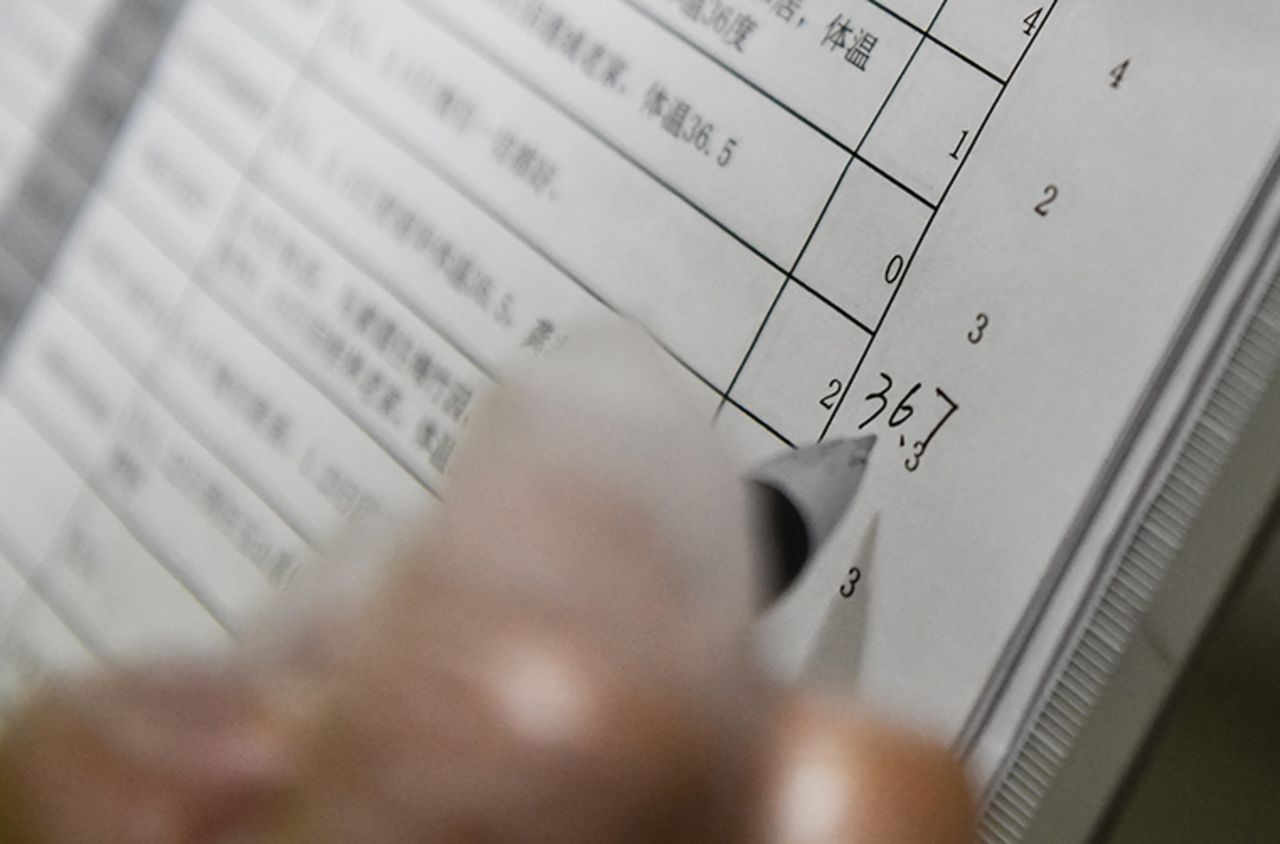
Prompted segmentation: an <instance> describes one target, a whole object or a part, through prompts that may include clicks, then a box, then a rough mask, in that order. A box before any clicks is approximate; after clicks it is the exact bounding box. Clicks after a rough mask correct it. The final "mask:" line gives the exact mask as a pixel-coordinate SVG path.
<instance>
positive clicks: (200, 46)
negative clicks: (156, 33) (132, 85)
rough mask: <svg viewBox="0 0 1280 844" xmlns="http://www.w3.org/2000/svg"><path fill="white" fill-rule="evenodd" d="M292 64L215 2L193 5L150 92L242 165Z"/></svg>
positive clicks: (289, 80) (285, 87) (288, 81)
mask: <svg viewBox="0 0 1280 844" xmlns="http://www.w3.org/2000/svg"><path fill="white" fill-rule="evenodd" d="M294 78H295V71H294V67H293V65H292V64H291V63H290V62H289V61H287V60H286V59H283V58H281V57H279V56H277V55H276V54H274V53H273V52H272V51H271V50H270V49H268V48H267V47H265V46H263V45H262V44H261V43H260V42H259V41H258V40H256V39H255V38H252V37H250V36H249V34H248V33H246V32H245V30H244V29H242V28H241V27H240V26H239V25H237V24H236V23H234V22H233V21H232V20H230V19H229V18H228V17H227V16H226V14H224V13H223V12H220V11H218V9H217V7H215V6H213V5H210V4H208V3H201V4H196V5H193V6H192V7H191V10H190V12H188V14H186V15H184V16H183V18H182V20H181V22H180V23H179V24H178V27H177V29H176V30H175V31H174V34H173V39H172V44H171V46H170V47H169V48H168V51H167V53H166V56H165V60H164V61H163V62H161V63H160V65H159V66H158V67H157V69H156V72H155V75H154V76H153V78H152V82H151V85H150V87H149V89H148V90H149V92H150V93H151V95H152V96H154V97H155V98H156V99H158V100H160V101H161V102H163V103H164V104H165V105H166V106H167V107H168V108H169V109H170V110H171V111H173V112H174V113H176V114H180V115H181V116H182V117H183V119H184V121H186V122H187V123H188V124H189V125H191V126H194V127H199V129H200V131H201V134H204V135H206V136H211V137H213V138H216V139H217V141H218V144H217V145H218V147H219V149H225V150H226V151H227V152H229V153H230V155H231V157H232V159H233V161H234V162H235V163H236V164H238V165H242V164H244V163H246V162H247V161H248V160H249V159H250V157H251V156H252V154H253V152H254V150H256V149H257V148H258V144H259V142H260V140H261V139H262V137H263V135H264V133H265V132H266V131H267V129H268V125H269V122H270V120H271V118H272V116H273V115H274V114H275V113H276V111H277V109H278V108H279V107H280V104H281V103H282V102H283V101H284V99H285V97H286V95H287V93H288V91H289V88H290V86H291V85H292V84H293V80H294Z"/></svg>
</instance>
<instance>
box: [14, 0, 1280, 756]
mask: <svg viewBox="0 0 1280 844" xmlns="http://www.w3.org/2000/svg"><path fill="white" fill-rule="evenodd" d="M1245 5H1248V6H1249V7H1250V8H1249V11H1250V14H1249V16H1248V17H1247V18H1246V16H1245V15H1243V14H1242V13H1238V12H1236V11H1234V10H1227V9H1219V10H1215V11H1214V13H1213V15H1206V14H1205V13H1204V12H1203V11H1201V6H1202V4H1196V3H1194V2H1176V3H1168V2H1156V0H1140V2H1131V3H1126V4H1107V3H1102V2H1092V1H1091V0H1058V2H1053V0H362V2H354V0H269V2H268V1H265V0H188V2H185V3H179V2H160V0H151V2H121V3H110V2H91V0H74V1H73V0H60V2H57V3H52V2H44V1H43V0H6V2H3V3H0V9H2V10H3V15H4V18H5V20H6V21H7V20H14V21H16V22H17V23H18V25H17V26H15V27H7V28H6V30H5V31H4V32H2V33H0V40H3V41H5V42H6V47H5V49H4V50H3V51H0V55H3V57H4V58H3V62H4V65H3V67H0V267H2V268H3V283H0V301H2V302H3V308H0V315H3V317H4V318H3V320H0V344H3V345H0V349H3V352H2V353H3V355H4V357H3V366H4V369H3V381H2V382H0V466H3V467H4V471H3V476H2V477H0V613H3V614H2V615H0V694H3V696H4V698H5V699H7V700H15V699H18V698H20V697H21V695H22V694H23V693H24V692H25V691H26V690H29V689H30V688H32V687H33V686H35V685H37V684H39V683H40V682H41V679H42V678H43V677H45V676H47V675H48V673H49V672H51V671H58V670H62V669H66V668H73V667H76V666H80V665H87V664H94V663H107V664H109V663H112V662H114V661H117V660H120V659H122V658H127V657H133V656H137V655H145V654H148V653H153V652H156V651H157V650H161V649H166V648H169V647H172V646H173V645H175V644H180V645H188V644H197V645H198V644H205V643H216V642H221V641H226V640H228V639H229V638H231V637H234V636H235V634H236V631H237V629H238V628H239V627H240V626H241V625H242V624H243V623H245V621H246V620H247V619H248V618H249V616H250V614H251V613H252V612H253V611H254V610H255V609H256V608H257V607H259V606H260V605H261V604H262V602H263V600H264V598H265V597H266V596H268V595H269V594H270V593H271V591H272V590H273V589H274V588H276V587H278V586H279V585H281V584H283V583H285V582H286V581H287V580H288V578H289V576H290V574H291V573H292V572H293V571H294V570H295V568H296V567H297V566H299V565H301V564H304V563H305V562H306V560H307V559H308V558H309V556H311V555H312V554H313V553H314V551H315V549H316V548H318V547H322V546H323V544H324V543H325V542H326V540H327V539H328V538H330V537H332V536H333V535H335V534H336V533H338V532H339V531H340V530H341V529H342V527H343V525H345V524H347V523H348V522H349V521H351V520H352V519H356V518H359V517H362V516H366V515H369V514H385V515H393V516H413V515H416V514H421V513H423V512H425V511H426V510H428V509H429V508H431V507H432V506H433V505H434V504H435V503H436V502H437V501H438V500H439V499H440V496H441V495H443V494H445V480H444V479H445V476H446V474H447V471H448V468H449V464H450V459H451V457H452V455H453V452H454V449H455V446H456V444H457V443H458V441H459V438H460V437H461V436H462V435H463V432H464V430H465V427H466V421H467V419H468V414H469V412H470V410H471V408H472V405H473V403H474V402H475V400H476V398H477V397H478V396H480V395H482V394H483V393H484V392H485V390H487V389H488V388H489V387H490V386H491V385H493V384H494V383H495V382H497V381H499V380H501V378H502V377H503V374H504V372H506V371H507V370H509V368H510V367H511V366H512V365H513V364H516V363H519V362H522V361H528V360H531V359H537V358H539V357H543V356H546V355H551V354H554V353H555V351H556V349H557V348H559V347H560V346H561V345H562V344H563V343H564V342H565V339H566V337H568V336H569V335H570V334H571V332H572V331H573V329H574V327H575V326H576V325H579V324H581V323H583V322H584V321H588V320H597V321H598V320H599V319H601V318H605V317H608V316H609V315H610V314H619V315H622V316H625V317H627V318H631V319H635V320H638V321H639V322H640V323H642V324H643V325H644V326H645V327H646V328H647V329H648V330H649V331H650V332H651V333H652V334H653V335H654V336H655V337H656V338H657V339H658V340H659V341H660V342H661V344H662V345H663V346H664V347H665V348H666V349H667V350H668V351H669V353H670V355H671V356H672V358H673V359H674V360H676V361H677V362H678V363H679V364H680V367H681V370H682V371H683V372H685V373H686V374H687V377H688V380H689V382H690V384H691V385H693V386H694V388H695V389H696V390H697V391H698V394H699V395H701V396H702V397H703V399H704V402H703V408H702V409H703V412H704V413H705V416H706V419H707V421H708V423H709V424H713V425H714V426H715V427H716V429H717V430H720V431H722V432H723V433H724V435H725V437H726V439H727V440H728V441H729V442H730V443H731V444H732V445H733V447H734V448H735V449H737V450H738V452H739V453H740V454H741V456H742V459H743V461H744V465H745V464H746V463H747V462H748V461H753V460H756V459H759V458H762V457H764V456H766V455H769V454H772V453H775V452H777V451H778V450H781V449H785V448H788V447H791V446H796V445H801V444H805V443H810V442H814V441H817V440H819V439H822V438H824V437H830V436H848V435H854V434H858V433H875V434H877V435H879V437H880V444H879V446H878V450H877V453H876V454H875V455H873V459H872V463H871V467H870V473H869V475H868V477H867V481H866V485H865V488H864V492H863V493H862V495H861V497H860V499H859V501H858V503H857V505H856V508H855V512H854V513H853V514H852V516H851V518H850V519H849V520H848V524H847V525H846V526H845V529H844V530H843V531H842V532H841V533H840V534H839V535H838V536H837V537H836V540H835V541H834V542H833V543H831V545H830V546H829V547H828V548H827V549H826V550H825V551H824V552H823V554H822V555H821V557H820V558H819V559H818V560H817V561H815V563H814V564H813V565H812V567H811V569H810V571H809V572H807V574H806V575H805V577H804V578H803V579H802V580H801V582H800V583H798V584H797V586H796V587H795V588H794V589H793V590H792V591H791V592H790V593H788V595H786V596H785V597H784V598H783V599H782V601H781V602H780V603H779V605H778V606H776V607H774V608H773V609H772V610H771V611H770V613H769V614H768V616H767V617H766V619H765V620H764V622H763V627H764V631H765V632H766V634H767V636H766V638H767V639H768V641H769V642H770V643H771V645H770V649H771V652H772V656H773V658H774V659H775V660H776V661H777V663H778V665H779V666H780V667H781V669H782V670H784V671H786V672H787V673H788V674H790V675H793V676H798V677H807V678H810V679H812V680H813V681H815V682H820V683H822V684H824V685H827V686H833V687H835V688H838V689H841V690H845V691H848V692H849V693H850V694H856V695H858V696H859V697H860V698H861V699H863V700H865V701H866V702H868V704H870V705H873V706H879V707H884V708H887V709H888V710H890V711H892V712H894V713H896V714H898V715H899V716H901V717H903V718H906V719H909V720H911V721H913V722H916V723H919V724H922V725H925V726H928V727H930V728H931V729H934V730H936V731H938V732H940V733H941V734H943V735H944V736H949V737H952V738H953V739H954V740H955V741H956V742H957V744H958V746H960V747H962V748H963V749H964V750H965V751H966V752H976V749H977V748H979V746H980V744H981V743H982V742H983V741H986V740H987V737H986V731H987V730H988V728H989V727H991V726H992V725H993V724H995V721H993V719H992V718H991V717H990V716H991V713H992V712H993V711H994V709H995V705H996V703H997V702H999V700H1000V699H1001V696H1002V695H1009V694H1014V695H1016V694H1019V693H1020V692H1019V691H1018V684H1017V683H1010V682H1008V678H1010V677H1012V676H1013V673H1014V669H1015V668H1017V667H1018V665H1019V660H1020V659H1021V660H1025V659H1027V658H1028V657H1027V656H1026V655H1027V654H1028V653H1031V654H1033V655H1034V649H1032V650H1030V651H1028V649H1027V648H1026V647H1023V645H1025V643H1026V642H1027V641H1028V640H1029V637H1030V633H1031V631H1032V630H1033V629H1034V628H1035V627H1036V625H1037V624H1038V623H1040V622H1041V620H1042V618H1041V616H1042V615H1043V614H1042V613H1041V612H1040V610H1039V609H1037V608H1038V607H1042V606H1044V604H1043V602H1041V603H1037V596H1044V595H1045V594H1048V593H1051V592H1053V591H1054V590H1055V589H1058V588H1063V589H1066V588H1070V586H1071V582H1072V575H1073V572H1075V571H1076V569H1077V568H1079V567H1080V566H1086V567H1087V565H1088V563H1087V559H1088V557H1089V545H1088V542H1087V541H1085V539H1086V538H1087V537H1091V536H1093V535H1094V534H1095V533H1097V535H1098V536H1105V535H1106V534H1107V530H1108V529H1109V528H1108V525H1109V524H1111V523H1110V522H1108V507H1107V506H1104V504H1105V502H1106V501H1108V500H1110V499H1109V498H1108V496H1119V495H1123V494H1124V493H1125V490H1126V489H1127V487H1125V483H1126V479H1125V478H1126V476H1125V474H1124V472H1122V471H1119V469H1117V467H1116V449H1117V443H1119V442H1121V441H1122V434H1123V432H1125V431H1126V430H1131V429H1134V425H1135V421H1136V422H1139V423H1142V424H1141V425H1138V428H1140V429H1141V430H1142V431H1144V432H1145V431H1146V430H1147V428H1150V427H1152V426H1155V427H1159V424H1161V420H1159V419H1158V418H1156V415H1153V413H1152V411H1151V410H1150V408H1149V407H1148V406H1147V404H1146V403H1145V402H1146V401H1147V399H1146V398H1144V393H1145V391H1146V387H1147V386H1148V384H1149V383H1150V382H1151V379H1152V377H1153V373H1155V372H1156V370H1157V368H1158V367H1159V365H1160V364H1161V362H1162V361H1164V360H1166V358H1167V356H1168V354H1169V350H1170V348H1171V347H1177V346H1178V344H1179V343H1180V342H1181V341H1180V340H1179V338H1181V337H1183V333H1185V331H1184V329H1185V325H1184V323H1185V319H1186V316H1187V314H1188V313H1189V312H1190V311H1191V309H1192V307H1193V305H1194V304H1195V303H1196V302H1197V301H1201V300H1202V299H1203V298H1204V292H1205V290H1206V286H1207V284H1208V282H1207V281H1206V279H1208V278H1209V277H1210V270H1211V268H1212V267H1213V266H1214V263H1215V261H1216V260H1217V259H1218V257H1219V255H1220V251H1221V249H1222V245H1223V244H1224V243H1225V242H1227V240H1228V235H1229V234H1230V232H1231V231H1232V230H1233V228H1234V226H1235V224H1236V221H1237V219H1238V218H1239V216H1240V215H1241V213H1242V212H1243V211H1244V209H1245V207H1246V206H1247V204H1248V202H1249V200H1250V197H1251V196H1252V195H1253V194H1254V191H1255V189H1256V187H1257V184H1258V181H1259V179H1260V178H1261V177H1262V175H1263V173H1264V172H1265V171H1266V168H1267V164H1268V162H1269V160H1270V157H1271V154H1272V150H1273V147H1274V145H1275V143H1276V140H1277V138H1278V137H1280V116H1277V115H1275V114H1274V109H1272V108H1270V107H1269V102H1270V101H1269V99H1268V97H1267V92H1266V91H1262V90H1256V89H1253V88H1251V87H1250V86H1249V85H1245V84H1242V82H1241V80H1242V79H1245V78H1256V77H1257V73H1258V71H1257V69H1258V68H1267V69H1269V70H1270V71H1276V72H1280V67H1277V64H1280V58H1278V57H1277V56H1276V55H1274V50H1273V49H1272V44H1273V43H1274V36H1275V34H1276V33H1280V9H1271V8H1261V6H1262V5H1263V4H1245ZM1206 18H1207V19H1206ZM1223 45H1230V50H1214V48H1216V47H1221V46H1223ZM1205 49H1208V50H1214V57H1213V60H1212V61H1199V60H1197V59H1196V58H1195V56H1196V55H1197V54H1198V53H1199V52H1200V51H1201V50H1205ZM37 83H39V84H37ZM1208 150H1212V151H1213V152H1214V155H1213V157H1212V160H1206V159H1205V155H1204V153H1205V151H1208ZM1237 294H1238V291H1236V292H1233V291H1230V290H1227V291H1224V292H1223V294H1222V295H1223V296H1226V297H1228V298H1229V297H1230V296H1232V295H1237ZM1214 301H1217V300H1216V299H1215V300H1214ZM1210 311H1211V312H1212V308H1211V309H1210ZM1214 313H1216V312H1214ZM1180 332H1183V333H1180ZM1183 345H1187V346H1188V348H1190V349H1191V350H1192V351H1194V350H1195V349H1196V348H1198V347H1196V345H1195V343H1187V344H1183ZM1200 354H1202V355H1203V354H1204V351H1203V350H1201V352H1200ZM1144 420H1145V421H1144ZM1144 426H1146V427H1144ZM1148 439H1150V437H1148V436H1146V435H1145V434H1144V435H1143V436H1140V437H1137V438H1136V439H1134V440H1133V441H1131V442H1129V443H1128V447H1127V449H1126V455H1128V457H1127V458H1126V459H1133V460H1141V459H1142V458H1143V455H1144V454H1145V453H1146V452H1145V451H1144V445H1143V444H1144V443H1145V442H1146V441H1147V440H1148ZM1081 560H1084V562H1080V561H1081ZM1046 590H1048V592H1046ZM997 726H998V725H997ZM997 743H998V742H997Z"/></svg>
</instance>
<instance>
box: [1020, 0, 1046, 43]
mask: <svg viewBox="0 0 1280 844" xmlns="http://www.w3.org/2000/svg"><path fill="white" fill-rule="evenodd" d="M1043 14H1044V6H1041V7H1040V8H1039V9H1036V10H1035V11H1034V12H1032V13H1031V14H1029V15H1027V16H1026V17H1025V18H1023V19H1022V23H1023V24H1024V25H1025V26H1026V29H1024V30H1022V34H1023V35H1027V36H1031V35H1035V34H1036V27H1037V26H1039V25H1040V16H1041V15H1043Z"/></svg>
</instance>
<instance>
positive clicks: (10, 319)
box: [0, 241, 40, 357]
mask: <svg viewBox="0 0 1280 844" xmlns="http://www.w3.org/2000/svg"><path fill="white" fill-rule="evenodd" d="M39 290H40V282H39V280H38V279H36V277H35V276H33V275H32V274H31V273H30V271H28V270H27V268H26V267H24V266H22V265H21V264H19V263H18V262H17V261H16V260H14V258H13V256H12V255H11V254H9V251H8V250H7V249H5V248H4V244H3V242H2V241H0V349H3V348H4V346H5V344H6V343H8V341H9V338H10V337H11V336H12V335H13V333H14V332H15V331H16V330H17V329H18V327H19V326H20V325H21V324H22V318H23V317H24V316H25V315H26V313H27V307H28V306H29V305H30V304H31V300H32V299H34V298H35V296H36V293H37V292H38V291H39ZM0 357H2V356H0Z"/></svg>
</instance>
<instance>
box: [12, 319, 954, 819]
mask: <svg viewBox="0 0 1280 844" xmlns="http://www.w3.org/2000/svg"><path fill="white" fill-rule="evenodd" d="M642 345H643V344H642V343H640V342H639V341H627V342H621V343H619V342H617V341H615V342H612V343H610V344H608V345H607V346H606V347H597V346H594V345H593V346H592V348H591V349H590V351H583V352H579V353H577V354H568V353H566V354H564V355H563V356H562V358H561V359H560V360H558V361H557V362H556V363H555V364H554V365H552V366H547V367H545V368H544V369H543V370H541V371H540V372H539V373H537V374H535V375H534V376H533V377H532V378H529V379H526V380H518V381H517V384H516V386H514V387H511V388H506V389H504V390H502V391H500V392H499V393H498V394H497V395H496V396H495V397H493V398H492V399H491V400H490V401H489V404H488V406H487V407H486V408H485V409H484V410H483V411H482V412H480V413H479V414H478V416H477V419H476V420H475V421H474V423H473V424H472V425H471V431H470V433H469V442H468V444H467V447H466V448H465V449H464V451H463V452H462V454H460V455H459V458H458V462H457V466H456V467H455V472H454V477H453V479H452V481H451V486H450V502H451V503H450V505H449V506H448V507H447V508H441V510H440V511H439V512H438V513H437V514H436V515H435V516H434V517H433V519H432V520H431V523H430V524H429V525H427V527H426V529H425V530H423V529H417V530H419V531H420V534H419V535H418V536H417V537H416V538H413V539H412V540H406V541H405V542H403V543H401V544H400V545H399V546H398V547H397V548H396V549H394V550H393V551H391V552H390V553H384V550H383V548H384V546H385V545H386V544H387V543H386V541H385V538H380V539H379V540H377V541H370V542H366V543H364V544H362V545H360V546H359V547H358V548H357V549H356V550H354V551H349V552H348V553H347V554H344V555H335V556H337V557H338V558H339V559H340V560H341V564H337V563H333V564H317V565H316V566H314V567H313V568H312V569H310V570H308V571H307V573H306V574H305V575H304V576H303V577H302V578H301V580H300V581H299V583H298V584H297V588H295V589H293V590H291V591H290V594H289V595H288V596H286V597H285V599H284V601H283V602H282V603H281V604H280V605H279V606H276V607H273V608H272V611H271V612H270V613H269V615H270V617H271V622H270V623H269V624H268V625H265V626H263V627H262V628H261V629H257V630H253V631H250V632H248V633H247V634H246V635H245V637H244V639H243V641H242V642H241V643H240V644H239V645H238V646H237V647H236V648H235V649H234V650H233V651H232V652H231V653H230V654H229V655H222V656H219V657H216V658H214V657H208V658H205V659H204V660H203V661H202V660H198V659H194V660H190V661H185V662H175V663H172V664H167V665H151V666H141V667H138V668H134V669H129V670H119V671H116V672H113V673H111V674H108V675H104V676H99V677H94V678H86V679H82V680H77V681H72V682H66V683H64V684H60V685H56V686H54V687H51V688H48V689H46V690H45V691H43V692H42V693H40V694H39V695H38V696H37V698H36V699H35V700H33V701H31V702H30V703H29V704H28V705H27V707H26V708H25V710H24V711H23V712H21V713H19V714H18V715H17V716H16V717H15V718H14V719H13V721H12V722H11V726H10V728H9V730H8V731H7V732H6V734H5V736H4V738H3V741H2V742H0V841H3V842H9V843H10V844H46V843H47V844H70V843H71V842H76V844H78V843H79V842H95V844H102V842H139V843H140V844H151V842H156V844H159V843H160V842H166V843H167V842H237V843H239V844H252V842H308V843H309V844H330V842H334V844H336V842H440V844H535V843H536V844H578V842H582V844H640V843H641V842H645V844H651V843H653V842H657V843H658V844H736V843H737V842H743V843H744V844H837V843H838V842H839V843H840V844H843V842H851V843H853V844H856V842H904V844H917V843H918V844H926V842H929V844H932V842H969V841H971V840H973V837H974V819H973V813H972V807H971V803H970V795H969V792H968V789H967V786H966V783H965V779H964V776H963V774H962V773H961V771H960V770H959V768H958V766H957V765H956V764H955V763H954V762H953V761H952V760H951V759H950V758H949V757H948V756H947V754H946V753H945V751H944V750H943V749H941V748H939V747H936V746H934V745H932V744H930V743H928V742H925V741H923V740H921V739H917V738H914V737H911V736H908V735H904V734H900V733H898V732H895V731H892V730H889V729H885V728H881V727H878V726H876V725H873V724H868V723H864V722H860V721H858V720H855V719H853V718H852V717H850V716H849V715H848V714H846V713H845V712H844V711H843V710H842V709H840V708H838V707H836V706H835V705H833V704H829V703H824V702H822V701H819V700H816V699H809V698H806V697H804V696H802V695H800V694H797V693H793V692H791V691H789V690H787V689H783V688H779V687H777V686H776V685H774V684H773V683H771V682H770V681H769V679H768V678H767V677H766V676H765V675H764V674H763V672H762V671H761V670H760V668H759V666H758V665H757V662H756V658H755V651H754V647H753V642H752V615H753V606H754V604H755V601H756V586H755V579H756V575H755V564H754V558H753V554H754V553H755V552H754V550H753V547H752V543H751V542H750V541H749V536H750V534H749V532H748V522H749V511H748V501H747V499H746V495H747V493H746V490H745V488H744V485H743V484H742V482H741V481H740V479H739V477H737V475H736V474H735V473H734V472H733V471H732V470H731V468H730V467H729V464H728V462H727V461H726V460H724V458H723V457H722V456H721V453H720V451H719V450H718V448H717V446H716V444H715V443H714V442H712V441H711V438H710V434H709V432H707V431H706V429H705V427H706V426H705V423H702V424H700V423H697V422H694V421H691V420H692V419H693V416H692V414H690V413H689V412H688V411H687V409H686V408H685V407H684V405H683V404H682V403H681V401H680V400H679V399H678V398H677V396H678V393H679V391H678V389H677V388H674V387H673V386H672V385H671V384H670V383H668V382H667V381H666V380H664V379H663V378H662V377H661V375H660V374H658V373H657V370H658V369H660V368H661V365H660V364H658V363H655V359H654V358H653V357H651V355H650V353H649V352H647V351H645V350H642V349H641V348H640V347H641V346H642ZM604 357H610V358H617V360H612V359H611V360H604V359H603V358H604ZM386 560H390V562H385V561H386Z"/></svg>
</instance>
